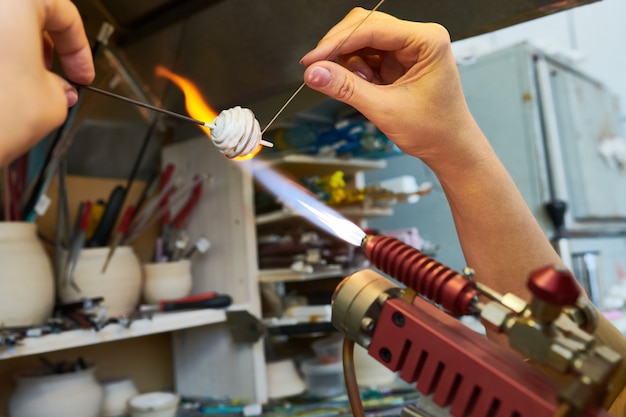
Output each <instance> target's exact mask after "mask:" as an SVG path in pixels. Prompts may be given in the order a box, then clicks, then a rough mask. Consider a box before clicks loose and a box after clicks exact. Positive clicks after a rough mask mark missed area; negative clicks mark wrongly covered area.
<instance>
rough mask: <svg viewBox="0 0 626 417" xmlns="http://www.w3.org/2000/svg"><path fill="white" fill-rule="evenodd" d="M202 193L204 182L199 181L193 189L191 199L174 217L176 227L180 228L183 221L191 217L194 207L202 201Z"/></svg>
mask: <svg viewBox="0 0 626 417" xmlns="http://www.w3.org/2000/svg"><path fill="white" fill-rule="evenodd" d="M201 194H202V182H198V183H197V184H196V185H195V186H194V187H193V190H192V191H191V196H190V197H189V200H188V201H187V203H186V204H185V205H184V207H183V208H182V209H181V210H180V212H179V213H178V214H177V215H176V217H175V218H174V222H173V223H174V228H175V229H180V228H181V226H182V225H183V222H184V221H185V220H186V219H187V217H189V214H190V213H191V211H192V210H193V209H194V207H195V206H196V204H198V201H200V195H201Z"/></svg>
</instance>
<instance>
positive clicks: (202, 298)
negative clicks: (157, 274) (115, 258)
mask: <svg viewBox="0 0 626 417" xmlns="http://www.w3.org/2000/svg"><path fill="white" fill-rule="evenodd" d="M232 302H233V300H232V297H231V296H230V295H226V294H218V293H216V292H214V291H209V292H205V293H201V294H196V295H191V296H189V297H183V298H176V299H170V300H161V301H159V303H158V304H143V305H141V306H139V311H140V312H141V313H148V312H154V311H178V310H191V309H203V308H222V307H228V306H229V305H231V304H232Z"/></svg>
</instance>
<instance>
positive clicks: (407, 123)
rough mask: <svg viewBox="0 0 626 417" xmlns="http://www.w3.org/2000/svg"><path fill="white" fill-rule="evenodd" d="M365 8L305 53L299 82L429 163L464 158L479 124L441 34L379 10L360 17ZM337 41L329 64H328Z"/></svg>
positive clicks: (433, 27) (429, 25)
mask: <svg viewBox="0 0 626 417" xmlns="http://www.w3.org/2000/svg"><path fill="white" fill-rule="evenodd" d="M369 13H370V11H368V10H364V9H361V8H356V9H353V10H352V11H351V12H350V13H349V14H348V15H347V16H346V17H345V18H344V19H343V20H342V21H341V22H339V23H338V24H337V25H336V26H335V27H333V28H332V29H331V30H330V31H329V32H328V34H326V36H325V37H324V38H323V39H322V40H321V41H320V42H319V44H318V46H317V47H316V48H315V49H313V50H312V51H310V52H309V53H308V54H307V55H305V56H304V58H303V59H302V61H301V63H302V64H303V65H306V66H307V69H306V71H305V74H304V80H305V82H306V84H307V85H308V86H309V87H311V88H313V89H315V90H318V91H320V92H322V93H324V94H327V95H329V96H331V97H333V98H335V99H337V100H340V101H343V102H345V103H347V104H349V105H351V106H353V107H354V108H356V109H357V110H358V111H360V112H361V113H362V114H363V115H364V116H365V117H367V118H368V119H369V120H371V121H372V122H373V123H374V124H375V125H376V126H378V128H379V129H381V130H382V131H383V133H385V134H386V135H387V137H389V138H390V139H391V140H393V141H394V142H395V143H396V144H397V145H398V146H399V147H400V148H401V149H402V150H404V151H405V152H406V153H408V154H411V155H414V156H417V157H419V158H421V159H422V160H423V161H424V162H426V163H427V164H429V165H431V166H432V164H433V163H434V164H441V163H442V161H446V160H447V161H448V162H451V161H450V159H451V158H452V159H459V158H461V157H463V158H464V156H463V155H464V154H465V153H466V151H467V148H470V146H469V144H468V143H467V142H468V141H467V140H466V139H467V136H466V135H467V134H468V133H470V131H472V133H475V132H476V131H477V129H478V128H477V126H476V124H475V122H474V120H473V118H472V116H471V115H470V113H469V110H468V107H467V105H466V102H465V98H464V96H463V91H462V87H461V83H460V79H459V75H458V71H457V67H456V62H455V59H454V56H453V55H452V51H451V48H450V36H449V34H448V32H447V31H446V29H444V28H443V27H442V26H440V25H437V24H433V23H416V22H409V21H404V20H399V19H397V18H395V17H392V16H390V15H387V14H384V13H381V12H374V13H373V14H372V15H371V16H369V17H367V19H366V20H365V21H364V22H363V19H365V17H366V16H368V14H369ZM361 22H363V23H362V25H361V26H360V27H358V28H357V29H356V31H355V32H354V33H352V34H351V35H350V33H351V32H352V31H353V30H354V28H355V27H356V26H357V25H359V24H360V23H361ZM348 36H349V37H348ZM346 37H348V38H347V40H346V41H345V42H344V43H343V44H341V42H343V41H344V39H346ZM340 44H341V46H340V47H339V49H338V50H337V51H335V52H334V53H333V55H332V56H331V57H330V59H331V60H332V61H333V62H331V61H327V60H326V59H328V58H329V56H330V54H331V53H332V52H333V51H334V50H335V48H336V47H337V45H340ZM444 158H445V159H444ZM457 162H458V161H457Z"/></svg>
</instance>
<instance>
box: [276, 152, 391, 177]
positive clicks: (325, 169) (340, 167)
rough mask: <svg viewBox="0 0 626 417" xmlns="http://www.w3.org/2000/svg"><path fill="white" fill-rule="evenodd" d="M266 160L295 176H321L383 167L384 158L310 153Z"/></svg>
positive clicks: (347, 173)
mask: <svg viewBox="0 0 626 417" xmlns="http://www.w3.org/2000/svg"><path fill="white" fill-rule="evenodd" d="M266 162H267V163H268V164H269V165H270V166H273V167H276V168H278V169H280V170H281V171H287V172H289V173H291V174H292V175H294V176H295V177H297V178H303V177H312V176H323V175H328V174H332V173H333V172H335V171H343V172H344V173H345V174H346V175H347V176H351V175H354V174H355V173H357V172H362V171H369V170H373V169H380V168H384V167H385V166H386V165H387V162H386V161H385V160H384V159H353V158H351V159H341V158H323V157H317V156H311V155H285V156H283V157H281V158H278V159H274V160H270V159H268V160H266Z"/></svg>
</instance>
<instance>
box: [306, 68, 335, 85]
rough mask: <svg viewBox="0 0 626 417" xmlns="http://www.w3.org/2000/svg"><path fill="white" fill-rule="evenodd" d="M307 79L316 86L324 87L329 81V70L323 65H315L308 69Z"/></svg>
mask: <svg viewBox="0 0 626 417" xmlns="http://www.w3.org/2000/svg"><path fill="white" fill-rule="evenodd" d="M307 81H308V82H309V84H312V85H314V86H316V87H324V86H326V85H327V84H328V83H329V82H330V71H328V69H326V68H324V67H315V68H313V69H312V70H311V71H309V73H308V76H307Z"/></svg>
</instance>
